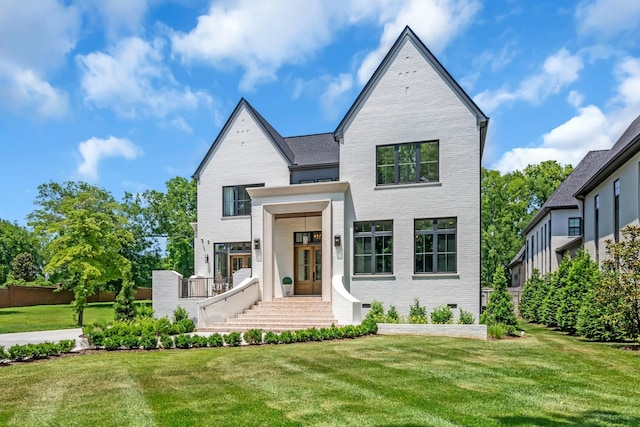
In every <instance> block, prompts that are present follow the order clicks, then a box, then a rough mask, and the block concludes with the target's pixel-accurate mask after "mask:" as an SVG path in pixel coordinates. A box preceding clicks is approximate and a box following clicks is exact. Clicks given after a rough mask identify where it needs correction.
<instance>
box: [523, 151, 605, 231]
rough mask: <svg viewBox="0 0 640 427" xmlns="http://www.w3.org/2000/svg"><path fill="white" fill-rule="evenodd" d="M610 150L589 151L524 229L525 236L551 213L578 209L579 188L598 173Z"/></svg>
mask: <svg viewBox="0 0 640 427" xmlns="http://www.w3.org/2000/svg"><path fill="white" fill-rule="evenodd" d="M608 153H609V150H598V151H589V152H588V153H587V154H586V155H585V156H584V158H583V159H582V160H581V161H580V163H578V166H576V167H575V169H574V170H573V172H571V174H569V176H568V177H567V179H565V180H564V181H562V183H561V184H560V185H559V186H558V188H556V191H554V192H553V194H551V196H550V197H549V199H547V201H546V202H545V203H544V205H542V207H541V208H540V210H539V211H538V213H537V214H536V215H535V216H534V217H533V219H532V220H531V221H530V222H529V224H528V225H527V226H526V227H525V228H524V230H523V234H526V233H528V232H529V231H530V230H531V229H533V228H534V227H535V226H536V225H537V224H538V223H539V222H540V221H541V220H542V218H544V217H545V215H547V213H549V211H552V210H556V209H578V201H577V200H576V198H575V197H574V194H575V192H576V190H577V189H578V188H580V187H581V186H583V185H584V183H585V182H587V180H588V179H589V178H590V177H591V176H592V175H593V173H594V172H595V171H597V170H598V169H599V168H600V166H601V165H602V163H603V162H604V160H605V158H606V157H607V156H608Z"/></svg>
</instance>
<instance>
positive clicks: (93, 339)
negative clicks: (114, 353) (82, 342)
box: [87, 330, 104, 347]
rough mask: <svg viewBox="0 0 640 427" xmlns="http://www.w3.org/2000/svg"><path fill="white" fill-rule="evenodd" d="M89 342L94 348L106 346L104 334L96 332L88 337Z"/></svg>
mask: <svg viewBox="0 0 640 427" xmlns="http://www.w3.org/2000/svg"><path fill="white" fill-rule="evenodd" d="M87 341H89V344H90V345H92V346H93V347H102V346H103V345H104V332H102V331H99V330H95V331H93V332H91V333H90V334H89V335H87Z"/></svg>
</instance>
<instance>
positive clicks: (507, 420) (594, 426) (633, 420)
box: [495, 411, 640, 427]
mask: <svg viewBox="0 0 640 427" xmlns="http://www.w3.org/2000/svg"><path fill="white" fill-rule="evenodd" d="M495 419H496V420H497V421H498V422H500V423H501V424H505V425H515V426H518V425H526V426H558V425H567V426H568V425H579V426H586V427H601V426H605V425H608V426H630V425H633V426H637V425H640V418H638V417H633V416H630V415H625V414H620V413H618V412H611V411H588V412H585V413H583V414H582V415H576V416H569V415H564V414H553V418H545V417H524V416H522V417H517V416H516V417H496V418H495Z"/></svg>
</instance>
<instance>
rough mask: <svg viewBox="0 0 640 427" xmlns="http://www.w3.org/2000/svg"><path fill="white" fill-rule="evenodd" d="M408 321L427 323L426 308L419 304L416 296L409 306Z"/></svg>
mask: <svg viewBox="0 0 640 427" xmlns="http://www.w3.org/2000/svg"><path fill="white" fill-rule="evenodd" d="M409 323H429V322H428V321H427V309H426V308H425V307H422V306H420V301H419V300H418V298H416V299H414V300H413V304H411V305H410V306H409Z"/></svg>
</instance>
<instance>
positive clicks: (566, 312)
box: [556, 250, 598, 334]
mask: <svg viewBox="0 0 640 427" xmlns="http://www.w3.org/2000/svg"><path fill="white" fill-rule="evenodd" d="M596 283H598V265H597V264H596V263H595V262H593V261H591V258H590V257H589V254H588V253H586V252H585V251H584V250H580V251H579V252H578V254H577V255H576V257H575V258H574V259H573V262H572V263H571V269H570V270H569V273H568V275H567V278H566V284H565V286H564V287H563V288H562V289H561V290H560V292H559V294H560V306H559V307H558V311H557V313H556V320H557V321H558V328H559V329H560V330H561V331H565V332H569V333H570V334H573V333H575V332H576V326H577V323H578V314H579V312H580V308H581V307H582V305H583V304H584V300H585V296H586V295H587V293H588V292H589V291H590V290H591V289H592V288H593V287H594V286H595V285H596Z"/></svg>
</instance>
